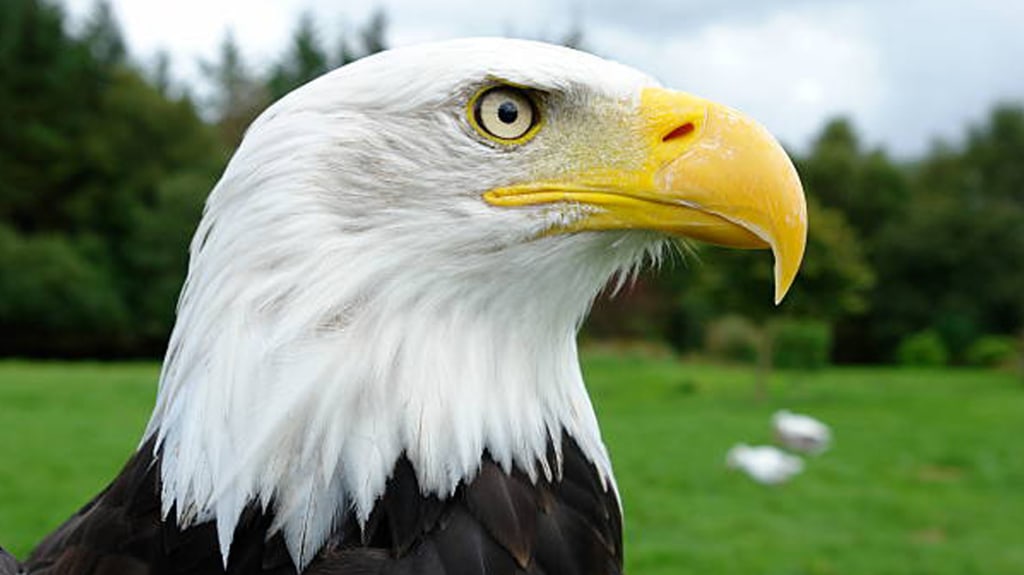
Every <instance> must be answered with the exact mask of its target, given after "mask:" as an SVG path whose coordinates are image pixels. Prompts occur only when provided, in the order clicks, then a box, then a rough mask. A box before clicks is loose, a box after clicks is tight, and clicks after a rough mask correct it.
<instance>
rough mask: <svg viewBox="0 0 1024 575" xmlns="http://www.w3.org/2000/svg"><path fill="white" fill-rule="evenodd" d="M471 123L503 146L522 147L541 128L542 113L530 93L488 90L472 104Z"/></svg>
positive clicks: (502, 88)
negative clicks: (517, 145)
mask: <svg viewBox="0 0 1024 575" xmlns="http://www.w3.org/2000/svg"><path fill="white" fill-rule="evenodd" d="M468 112H469V120H470V123H471V124H472V125H473V128H475V129H476V131H477V132H479V133H480V135H482V136H484V137H485V138H487V139H489V140H493V141H496V142H498V143H501V144H522V143H525V142H527V141H528V140H529V139H530V138H532V137H533V136H534V134H535V133H536V132H537V130H538V129H539V128H540V113H539V112H538V110H537V104H536V102H535V100H534V97H533V95H532V94H530V92H529V91H527V90H524V89H521V88H516V87H513V86H494V87H490V88H485V89H484V90H481V91H480V92H478V93H477V94H476V96H474V97H473V99H472V100H471V101H470V105H469V110H468Z"/></svg>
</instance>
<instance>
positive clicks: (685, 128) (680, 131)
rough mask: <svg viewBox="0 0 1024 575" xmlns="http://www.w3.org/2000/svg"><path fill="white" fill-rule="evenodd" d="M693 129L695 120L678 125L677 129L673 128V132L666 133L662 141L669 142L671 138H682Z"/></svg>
mask: <svg viewBox="0 0 1024 575" xmlns="http://www.w3.org/2000/svg"><path fill="white" fill-rule="evenodd" d="M693 130H694V126H693V122H687V123H685V124H683V125H681V126H679V127H677V128H676V129H674V130H672V131H671V132H669V133H667V134H665V136H664V137H663V138H662V139H661V141H662V142H667V141H669V140H674V139H676V138H682V137H683V136H685V135H687V134H689V133H690V132H692V131H693Z"/></svg>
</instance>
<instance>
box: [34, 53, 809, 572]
mask: <svg viewBox="0 0 1024 575" xmlns="http://www.w3.org/2000/svg"><path fill="white" fill-rule="evenodd" d="M806 225H807V223H806V208H805V204H804V197H803V192H802V190H801V185H800V182H799V179H798V177H797V175H796V172H795V170H794V169H793V166H792V164H791V162H790V160H789V158H788V157H787V156H786V154H785V152H784V151H783V150H782V148H781V147H780V146H779V144H778V143H777V142H776V141H775V140H774V139H773V138H772V137H771V136H770V135H769V134H768V133H767V132H766V131H765V130H764V129H763V128H762V127H761V126H760V125H758V124H756V123H754V122H753V121H751V120H749V119H747V118H746V117H744V116H743V115H741V114H740V113H738V112H736V111H733V110H731V109H728V108H725V107H723V106H720V105H717V104H714V103H712V102H709V101H706V100H702V99H699V98H696V97H694V96H690V95H687V94H684V93H680V92H674V91H670V90H667V89H665V88H662V87H660V86H659V85H658V83H657V82H656V81H655V80H653V79H651V78H650V77H648V76H646V75H644V74H641V73H639V72H637V71H635V70H633V69H630V68H627V67H625V66H622V65H618V64H615V63H612V62H608V61H606V60H603V59H600V58H597V57H595V56H591V55H587V54H584V53H581V52H576V51H573V50H570V49H566V48H561V47H555V46H550V45H546V44H541V43H533V42H525V41H513V40H502V39H472V40H458V41H449V42H443V43H437V44H430V45H422V46H417V47H410V48H402V49H397V50H393V51H389V52H384V53H381V54H378V55H375V56H372V57H368V58H365V59H363V60H361V61H359V62H356V63H354V64H351V65H349V66H345V67H343V68H340V69H338V70H336V71H334V72H331V73H329V74H327V75H325V76H323V77H321V78H319V79H317V80H314V81H313V82H311V83H309V84H308V85H306V86H303V87H301V88H299V89H297V90H296V91H294V92H292V93H291V94H289V95H287V96H285V97H284V98H283V99H281V100H280V101H278V102H277V103H275V104H274V105H272V106H271V107H270V108H269V109H267V110H266V111H265V112H264V113H263V114H262V115H261V116H260V117H259V118H258V119H257V120H256V121H255V122H254V123H253V125H252V126H251V127H250V129H249V131H248V133H247V134H246V136H245V138H244V141H243V142H242V143H241V145H240V147H239V148H238V150H237V152H236V153H235V155H234V157H233V158H232V160H231V161H230V163H229V165H228V166H227V168H226V170H225V172H224V174H223V176H222V178H221V180H220V181H219V183H218V184H217V185H216V187H215V188H214V189H213V191H212V192H211V194H210V196H209V199H208V201H207V204H206V208H205V211H204V214H203V217H202V220H201V222H200V224H199V227H198V230H197V232H196V234H195V238H194V240H193V242H192V245H191V250H190V254H191V257H190V263H189V269H188V276H187V279H186V281H185V285H184V288H183V290H182V293H181V298H180V301H179V304H178V314H177V321H176V324H175V327H174V331H173V334H172V336H171V339H170V343H169V345H168V350H167V354H166V358H165V361H164V364H163V369H162V372H161V376H160V385H159V393H158V397H157V401H156V406H155V408H154V410H153V414H152V418H151V420H150V422H149V425H148V428H147V429H146V431H145V434H144V436H143V438H142V440H141V442H140V445H139V448H138V450H137V452H136V453H135V454H134V456H133V457H132V458H131V459H130V460H129V461H128V463H127V464H126V466H125V468H124V469H123V471H122V472H121V474H120V475H119V476H118V477H117V478H115V479H114V480H113V482H112V483H111V484H110V485H109V487H107V488H106V489H105V490H104V491H103V492H102V493H100V494H99V495H98V496H97V497H96V498H95V499H94V500H93V501H92V502H90V503H88V504H87V505H86V506H85V507H84V508H82V509H81V510H80V511H79V512H78V513H77V514H76V515H74V516H73V517H71V518H70V519H69V520H68V521H67V522H66V523H65V524H64V525H62V526H61V527H60V528H58V529H57V530H56V531H55V532H54V533H53V534H51V535H50V536H48V537H47V538H46V539H44V540H43V541H42V542H41V543H40V544H39V545H38V547H37V548H36V549H35V550H34V552H33V553H32V554H31V556H30V557H29V558H28V560H27V561H26V562H25V564H24V565H23V566H22V569H25V570H26V571H27V572H28V573H39V574H44V573H45V574H75V575H93V574H95V575H108V574H115V573H116V574H119V575H126V574H127V575H132V574H154V575H156V574H172V573H175V574H176V573H183V574H184V573H188V574H206V573H211V574H212V573H224V572H227V573H238V574H254V573H261V574H291V573H307V574H336V575H349V574H369V573H381V574H383V573H395V574H398V573H410V574H412V573H415V574H424V575H430V574H442V573H444V574H448V575H456V574H466V575H469V574H481V573H488V574H505V573H507V574H513V573H530V574H541V573H546V574H560V575H567V574H577V573H578V574H588V575H589V574H596V573H620V572H621V570H622V556H623V550H622V523H621V511H620V504H619V499H618V494H617V492H616V487H615V480H614V476H613V474H612V466H611V463H610V461H609V456H608V453H607V451H606V449H605V447H604V444H603V442H602V440H601V435H600V431H599V429H598V423H597V418H596V417H595V414H594V409H593V407H592V406H591V402H590V399H589V397H588V395H587V392H586V389H585V387H584V383H583V378H582V375H581V372H580V367H579V363H578V358H577V348H576V333H577V330H578V327H579V326H580V324H581V322H582V321H583V318H584V317H585V315H586V313H587V311H588V308H589V306H590V304H591V302H592V301H593V299H594V297H595V296H596V295H597V294H598V293H599V292H600V291H601V290H602V288H603V287H604V286H605V285H606V284H607V283H608V282H609V281H610V280H614V278H616V277H618V278H622V277H626V276H628V275H629V274H630V273H631V271H632V270H634V269H636V268H637V266H639V265H642V263H643V262H644V261H646V260H648V259H657V258H658V257H659V254H660V252H661V251H662V250H663V249H664V247H665V246H666V245H667V244H668V243H669V242H670V241H671V238H672V237H685V238H692V239H696V240H702V241H708V242H713V243H717V244H722V245H728V246H736V247H745V248H770V249H771V250H772V251H773V252H774V256H775V282H776V291H775V294H776V299H780V298H781V297H782V296H783V295H784V294H785V292H786V290H787V288H788V286H789V285H790V283H791V282H792V280H793V278H794V276H795V274H796V271H797V268H798V267H799V263H800V260H801V258H802V255H803V249H804V242H805V236H806Z"/></svg>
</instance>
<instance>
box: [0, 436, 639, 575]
mask: <svg viewBox="0 0 1024 575" xmlns="http://www.w3.org/2000/svg"><path fill="white" fill-rule="evenodd" d="M562 451H563V463H562V474H561V476H560V477H557V478H556V479H555V480H553V481H546V480H544V479H540V480H538V482H537V483H533V482H531V481H530V480H529V478H528V477H527V476H526V475H524V474H523V473H521V472H519V471H515V470H513V471H512V472H511V473H506V472H505V471H503V470H502V469H501V467H499V466H498V465H496V464H495V463H494V462H493V461H492V460H491V459H490V458H489V457H486V456H485V457H484V459H483V461H482V464H481V468H480V471H479V473H478V474H477V475H476V476H475V477H474V478H473V479H472V480H470V481H468V482H463V483H462V484H460V485H459V487H458V489H457V490H456V492H455V494H454V495H453V496H451V497H449V498H447V499H444V500H441V499H439V498H437V497H434V496H428V495H423V494H422V493H421V490H420V486H419V483H418V482H417V480H416V474H415V472H414V470H413V468H412V465H411V464H410V463H409V461H408V460H407V459H405V458H404V457H403V458H401V459H400V460H399V461H398V463H397V464H396V466H395V469H394V471H393V473H392V476H391V478H390V480H389V481H388V485H387V490H386V491H385V493H384V495H383V496H382V497H381V499H380V500H378V502H377V505H376V507H375V509H374V511H373V513H372V514H371V515H370V519H369V520H368V522H367V524H366V525H365V527H364V528H362V529H360V527H359V526H358V525H357V524H356V522H355V521H354V520H353V519H349V520H348V521H346V522H345V523H344V524H342V525H341V526H339V527H338V529H336V530H335V532H334V533H333V534H332V536H331V538H330V539H329V541H328V542H327V544H326V545H325V546H324V547H323V548H322V549H321V550H320V552H319V553H318V555H317V557H316V558H315V559H314V560H313V561H312V563H310V565H309V566H308V567H307V568H306V569H305V571H304V573H305V574H308V575H378V574H379V575H404V574H409V575H413V574H416V575H435V574H436V575H482V574H488V575H505V574H507V575H514V574H531V575H541V574H546V575H554V574H558V575H577V574H578V575H603V574H619V573H621V571H622V525H621V515H620V511H619V505H618V501H617V498H616V495H615V494H614V492H613V491H612V490H611V489H610V488H609V489H607V490H606V489H605V488H604V487H603V486H602V484H601V481H600V478H599V476H598V474H597V471H596V469H595V468H594V466H593V465H592V464H591V463H590V461H588V460H587V459H586V457H585V456H584V455H583V453H582V452H581V451H580V449H579V447H578V446H577V445H576V443H575V442H574V441H573V440H572V439H571V438H569V437H568V436H565V437H564V438H563V441H562ZM152 452H153V449H152V445H150V444H147V445H145V446H143V448H142V449H140V450H139V452H138V453H137V454H136V455H135V456H134V457H133V458H132V459H131V460H130V461H129V462H128V464H127V465H126V466H125V468H124V470H123V471H122V472H121V474H120V475H119V476H118V477H117V478H116V479H115V480H114V482H113V483H111V485H110V486H109V487H107V489H106V490H104V491H103V492H102V493H101V494H100V495H98V496H97V497H96V498H95V499H94V500H93V501H92V502H90V503H89V504H88V505H86V506H85V507H84V508H83V509H82V510H81V511H79V512H78V513H77V514H76V515H75V516H73V517H72V518H71V519H69V520H68V521H67V522H66V523H65V524H64V525H63V526H61V527H60V528H59V529H58V530H57V531H55V532H54V533H53V534H52V535H50V536H49V537H47V538H46V539H45V540H44V541H43V542H42V543H40V544H39V546H38V547H37V548H36V550H35V551H34V552H33V553H32V555H31V557H29V559H28V561H27V562H26V564H25V567H26V568H27V569H28V572H29V573H31V574H38V575H179V574H181V575H185V574H188V575H205V574H211V575H212V574H220V573H225V572H226V573H228V574H237V575H249V574H253V575H255V574H261V575H294V574H295V573H296V571H295V567H294V565H293V564H292V561H291V559H290V557H289V555H288V553H287V550H286V549H285V546H284V541H283V540H282V538H281V536H280V534H275V535H274V536H272V537H269V538H268V537H267V532H268V529H269V528H270V525H271V524H272V522H273V517H272V515H271V514H270V512H263V511H261V510H260V508H259V507H258V506H256V505H253V506H250V507H249V508H247V509H246V511H245V512H244V513H243V516H242V519H241V520H240V521H239V523H238V527H237V529H236V530H235V536H234V541H233V543H232V545H231V552H230V555H229V560H228V565H227V569H226V570H225V569H224V566H223V562H222V559H221V554H220V550H219V548H218V545H217V534H216V529H215V527H214V525H213V523H212V522H211V523H205V524H201V525H197V526H194V527H191V528H189V529H185V530H182V529H179V528H178V527H177V525H175V524H174V522H173V519H170V520H168V521H161V519H160V496H159V494H160V486H159V477H160V473H159V460H154V458H153V457H152V455H151V454H152ZM549 452H551V453H552V454H553V450H549ZM549 457H551V458H552V460H553V455H549ZM552 463H553V461H552ZM172 517H173V513H172ZM4 565H5V563H4V559H3V556H2V555H0V575H12V574H14V573H16V572H17V571H16V564H14V563H13V558H12V565H15V566H13V567H10V568H7V567H5V566H4ZM5 568H6V569H9V570H8V571H4V569H5ZM11 569H14V570H11Z"/></svg>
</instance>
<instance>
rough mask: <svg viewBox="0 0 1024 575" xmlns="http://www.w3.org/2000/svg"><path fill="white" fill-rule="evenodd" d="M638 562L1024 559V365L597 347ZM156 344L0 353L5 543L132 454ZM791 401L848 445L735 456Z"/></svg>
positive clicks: (878, 570) (38, 529) (761, 568)
mask: <svg viewBox="0 0 1024 575" xmlns="http://www.w3.org/2000/svg"><path fill="white" fill-rule="evenodd" d="M585 369H586V373H587V377H588V381H589V383H590V386H591V390H592V393H593V396H594V401H595V403H596V406H597V410H598V415H599V417H600V419H601V422H602V426H603V430H604V436H605V439H606V441H607V443H608V445H609V448H610V450H611V452H612V457H613V460H614V461H615V468H616V473H617V476H618V481H619V487H620V490H621V492H622V496H623V500H624V501H623V504H624V507H625V514H626V559H627V564H628V572H630V573H633V574H640V575H656V574H657V575H660V574H664V575H669V574H672V575H678V574H688V573H699V574H702V575H707V574H712V575H716V574H733V573H736V574H740V573H742V574H773V575H774V574H780V575H781V574H794V575H795V574H840V573H842V574H871V575H882V574H890V573H891V574H899V575H908V574H928V575H937V574H944V573H948V574H956V575H966V574H972V573H977V574H985V575H992V574H1007V575H1011V574H1018V573H1024V445H1022V440H1024V384H1022V383H1021V382H1020V380H1019V379H1018V378H1015V377H1014V376H1013V375H1011V374H1003V373H996V372H982V371H958V370H944V371H939V370H936V371H926V370H898V369H830V370H827V371H823V372H820V373H815V374H792V373H778V374H776V375H775V376H774V379H773V381H772V389H771V391H772V393H771V397H770V398H769V399H768V400H767V401H764V402H756V401H753V400H752V387H753V382H752V374H751V373H750V372H749V371H747V370H744V369H738V368H723V367H709V366H695V365H687V364H681V363H679V362H675V361H672V360H668V359H650V358H642V357H629V356H623V355H610V354H599V353H592V354H589V355H588V356H587V360H586V362H585ZM156 374H157V367H156V366H155V365H153V364H109V365H108V364H59V363H55V364H39V363H20V362H6V363H2V362H0V543H2V544H3V545H5V546H7V547H8V548H10V549H11V550H12V551H13V552H15V553H16V554H18V555H20V556H24V555H25V554H26V553H27V552H28V550H29V549H30V548H31V546H32V545H33V543H35V542H36V541H37V540H38V539H39V538H40V537H41V536H42V535H43V534H44V533H46V532H47V531H48V530H50V529H52V528H54V527H55V526H56V525H57V524H58V523H60V521H61V520H63V519H64V518H66V517H67V516H68V515H69V514H70V513H72V512H73V511H74V510H75V509H76V508H77V507H78V506H80V505H81V504H83V503H84V502H85V501H86V500H87V499H88V498H89V497H90V496H91V495H92V494H94V493H95V492H96V491H98V490H99V489H101V488H102V487H103V486H104V485H105V483H106V481H108V480H109V479H110V478H111V477H113V476H114V474H115V473H116V472H117V470H118V469H119V467H120V465H121V464H122V463H123V461H124V460H125V459H126V458H127V456H128V455H129V453H130V451H131V450H132V449H133V448H134V447H135V445H136V442H137V441H138V438H139V436H140V434H141V432H142V429H143V427H144V425H145V421H146V419H147V416H148V413H149V409H150V407H151V404H152V400H153V395H154V386H155V383H154V382H155V380H156ZM782 407H787V408H790V409H792V410H794V411H802V412H807V413H810V414H813V415H815V416H818V417H820V418H822V419H824V420H825V421H827V422H828V423H830V424H831V425H832V427H833V432H834V435H835V439H836V441H835V445H834V447H833V449H832V450H831V451H829V452H828V453H826V454H824V455H823V456H821V457H819V458H814V459H812V460H810V461H808V463H807V469H806V471H805V472H804V474H803V475H801V476H798V477H797V478H796V479H795V480H794V481H793V482H791V483H789V484H786V485H783V486H780V487H776V488H765V487H762V486H760V485H757V484H754V483H753V482H751V481H749V480H748V479H746V478H745V477H743V476H740V475H738V474H735V473H733V472H730V471H728V470H727V469H725V467H724V465H723V459H724V455H725V452H726V450H727V449H728V448H729V447H730V446H731V445H733V444H734V443H736V442H740V441H744V442H748V443H761V442H767V441H769V440H770V438H771V437H770V431H769V427H768V420H769V416H770V415H771V413H772V412H773V411H774V410H776V409H778V408H782Z"/></svg>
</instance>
